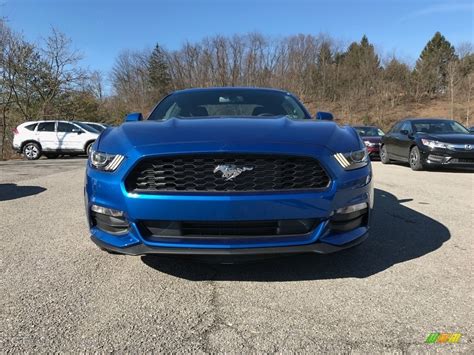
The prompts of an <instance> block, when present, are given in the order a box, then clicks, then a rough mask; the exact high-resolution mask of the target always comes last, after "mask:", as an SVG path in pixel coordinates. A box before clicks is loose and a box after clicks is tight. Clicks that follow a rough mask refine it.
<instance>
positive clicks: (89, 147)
mask: <svg viewBox="0 0 474 355" xmlns="http://www.w3.org/2000/svg"><path fill="white" fill-rule="evenodd" d="M93 144H94V142H90V143H89V144H88V145H87V146H86V154H87V156H89V155H90V154H91V150H92V145H93Z"/></svg>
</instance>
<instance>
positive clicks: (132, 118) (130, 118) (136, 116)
mask: <svg viewBox="0 0 474 355" xmlns="http://www.w3.org/2000/svg"><path fill="white" fill-rule="evenodd" d="M141 120H143V115H142V114H141V113H140V112H133V113H129V114H128V115H127V116H125V122H137V121H141Z"/></svg>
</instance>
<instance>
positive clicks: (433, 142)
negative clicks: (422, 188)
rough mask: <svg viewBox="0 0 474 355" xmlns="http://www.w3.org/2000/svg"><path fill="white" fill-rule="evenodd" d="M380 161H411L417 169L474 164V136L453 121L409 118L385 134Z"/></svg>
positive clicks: (386, 162)
mask: <svg viewBox="0 0 474 355" xmlns="http://www.w3.org/2000/svg"><path fill="white" fill-rule="evenodd" d="M380 160H381V161H382V163H384V164H388V163H390V161H391V160H396V161H402V162H408V163H409V164H410V167H411V168H412V169H413V170H423V168H427V167H431V166H432V167H438V166H450V167H451V166H453V167H474V135H472V134H470V133H469V130H468V129H467V128H465V127H464V126H463V125H461V124H460V123H458V122H456V121H453V120H447V119H405V120H403V121H400V122H398V123H396V124H395V125H394V126H393V127H392V129H391V130H390V131H389V132H388V133H387V134H386V135H385V136H383V137H382V145H381V147H380Z"/></svg>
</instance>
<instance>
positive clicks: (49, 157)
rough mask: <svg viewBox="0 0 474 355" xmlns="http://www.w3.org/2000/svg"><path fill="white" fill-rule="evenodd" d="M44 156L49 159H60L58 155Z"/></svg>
mask: <svg viewBox="0 0 474 355" xmlns="http://www.w3.org/2000/svg"><path fill="white" fill-rule="evenodd" d="M44 156H45V157H46V158H48V159H57V158H58V157H59V154H58V153H44Z"/></svg>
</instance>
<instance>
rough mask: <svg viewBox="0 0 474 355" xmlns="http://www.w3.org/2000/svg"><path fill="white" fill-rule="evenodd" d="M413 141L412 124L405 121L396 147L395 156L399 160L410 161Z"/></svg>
mask: <svg viewBox="0 0 474 355" xmlns="http://www.w3.org/2000/svg"><path fill="white" fill-rule="evenodd" d="M412 141H413V128H412V126H411V122H410V121H405V122H403V124H402V125H401V127H400V131H399V133H398V134H397V136H396V144H395V145H394V150H395V155H396V156H397V158H398V159H400V160H403V161H408V155H409V152H410V147H411V145H412Z"/></svg>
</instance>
